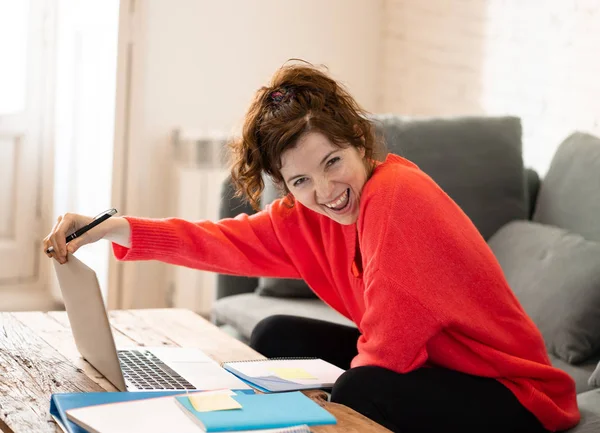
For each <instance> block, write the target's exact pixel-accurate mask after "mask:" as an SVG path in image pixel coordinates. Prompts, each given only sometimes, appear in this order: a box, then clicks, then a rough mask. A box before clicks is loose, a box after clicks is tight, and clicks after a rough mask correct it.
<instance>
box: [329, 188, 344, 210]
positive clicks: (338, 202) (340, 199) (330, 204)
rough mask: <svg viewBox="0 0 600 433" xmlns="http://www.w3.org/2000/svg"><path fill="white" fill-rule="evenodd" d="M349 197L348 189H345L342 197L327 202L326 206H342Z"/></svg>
mask: <svg viewBox="0 0 600 433" xmlns="http://www.w3.org/2000/svg"><path fill="white" fill-rule="evenodd" d="M347 199H348V190H346V191H344V193H343V194H342V195H341V196H340V198H338V199H337V200H336V201H334V202H332V203H327V204H326V205H325V206H327V207H328V208H330V209H331V208H335V207H338V206H340V205H341V204H342V203H344V202H345V201H346V200H347Z"/></svg>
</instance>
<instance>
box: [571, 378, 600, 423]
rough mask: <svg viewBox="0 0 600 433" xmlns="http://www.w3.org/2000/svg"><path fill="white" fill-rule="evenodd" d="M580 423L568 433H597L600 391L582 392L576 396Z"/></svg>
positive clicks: (599, 413)
mask: <svg viewBox="0 0 600 433" xmlns="http://www.w3.org/2000/svg"><path fill="white" fill-rule="evenodd" d="M577 405H578V406H579V411H580V412H581V421H580V422H579V425H577V426H576V427H574V428H572V429H570V430H567V432H568V433H597V432H599V431H600V389H594V390H592V391H588V392H584V393H583V394H579V395H578V396H577Z"/></svg>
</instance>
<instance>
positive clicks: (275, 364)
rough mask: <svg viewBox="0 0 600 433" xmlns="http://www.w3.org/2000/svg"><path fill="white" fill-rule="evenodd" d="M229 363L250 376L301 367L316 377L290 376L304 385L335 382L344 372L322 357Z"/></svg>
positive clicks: (271, 373) (265, 374) (273, 373)
mask: <svg viewBox="0 0 600 433" xmlns="http://www.w3.org/2000/svg"><path fill="white" fill-rule="evenodd" d="M227 364H228V365H230V366H231V367H233V368H234V369H235V370H237V371H239V372H240V373H242V374H244V375H246V376H248V377H264V376H275V375H276V373H275V372H274V371H273V370H277V369H280V368H283V369H288V368H289V369H301V370H303V371H306V373H308V374H309V375H310V376H312V377H314V378H315V379H301V378H294V379H292V378H289V379H288V380H291V381H293V382H296V383H300V384H303V385H316V384H333V383H335V381H336V380H337V379H338V377H340V376H341V375H342V374H343V373H344V370H342V369H341V368H339V367H336V366H335V365H333V364H330V363H328V362H326V361H323V360H322V359H272V360H264V361H249V362H231V363H227Z"/></svg>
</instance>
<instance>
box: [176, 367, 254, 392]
mask: <svg viewBox="0 0 600 433" xmlns="http://www.w3.org/2000/svg"><path fill="white" fill-rule="evenodd" d="M167 365H168V366H169V367H171V368H172V369H173V370H175V371H176V372H177V373H179V374H180V375H182V376H183V377H184V378H185V379H186V380H187V381H188V382H190V383H191V384H192V385H194V386H195V387H196V388H197V389H206V390H211V389H251V388H250V387H249V386H248V385H246V384H245V383H244V382H242V381H241V380H240V379H238V378H237V377H235V376H234V375H233V374H231V373H229V372H228V371H227V370H225V369H223V368H221V366H220V365H219V364H217V363H207V362H198V363H194V362H169V363H167Z"/></svg>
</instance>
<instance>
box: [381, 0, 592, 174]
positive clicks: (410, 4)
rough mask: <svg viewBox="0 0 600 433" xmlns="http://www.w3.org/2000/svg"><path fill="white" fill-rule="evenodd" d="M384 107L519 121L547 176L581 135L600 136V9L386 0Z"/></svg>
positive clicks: (583, 2) (562, 0)
mask: <svg viewBox="0 0 600 433" xmlns="http://www.w3.org/2000/svg"><path fill="white" fill-rule="evenodd" d="M384 17H385V18H384V38H383V50H384V55H383V58H384V66H383V83H384V85H383V88H384V89H385V91H384V93H383V95H382V104H381V108H382V109H383V110H384V111H391V112H398V113H403V114H407V115H426V116H430V115H431V116H434V115H461V114H498V115H500V114H511V115H516V116H519V117H521V119H522V122H523V146H524V160H525V163H526V165H528V166H531V167H534V168H536V169H537V170H538V171H539V172H540V174H542V175H543V174H545V172H546V171H547V169H548V166H549V163H550V160H551V158H552V156H553V154H554V152H555V150H556V147H557V146H558V145H559V144H560V142H561V141H562V140H563V139H564V138H566V136H567V135H568V134H570V133H571V132H572V131H574V130H584V131H588V132H592V133H595V134H596V135H600V80H598V77H600V56H599V55H598V53H599V52H600V51H599V47H600V2H599V1H597V0H551V1H544V2H541V1H533V0H528V1H522V0H461V1H457V0H453V1H451V0H428V1H426V2H423V1H416V0H386V1H385V13H384Z"/></svg>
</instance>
